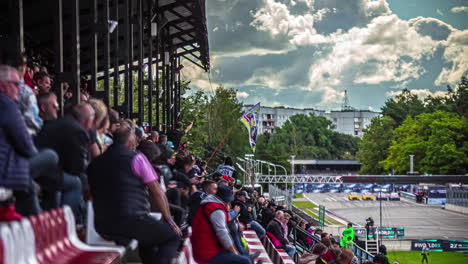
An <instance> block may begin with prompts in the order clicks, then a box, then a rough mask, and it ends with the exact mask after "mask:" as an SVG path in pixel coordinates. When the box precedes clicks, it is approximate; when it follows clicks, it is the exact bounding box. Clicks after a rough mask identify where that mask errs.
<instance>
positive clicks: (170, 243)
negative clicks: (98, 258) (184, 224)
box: [88, 122, 181, 264]
mask: <svg viewBox="0 0 468 264" xmlns="http://www.w3.org/2000/svg"><path fill="white" fill-rule="evenodd" d="M133 131H134V130H133V129H132V128H131V127H130V126H129V125H128V124H127V123H125V122H121V123H120V128H119V129H118V130H117V131H116V133H115V134H114V144H112V145H111V146H110V147H109V149H108V150H107V151H106V152H105V153H104V154H103V155H101V156H99V157H98V158H96V159H95V160H94V161H93V162H92V163H91V165H90V167H89V169H88V173H89V181H90V187H91V193H92V195H93V200H94V203H93V206H94V211H95V223H96V230H97V231H98V232H99V233H100V234H101V235H103V236H104V237H106V238H108V239H111V240H116V241H119V240H120V239H122V238H123V239H126V240H130V239H136V240H137V241H138V246H139V253H140V257H141V259H142V262H143V263H144V264H149V263H161V264H169V263H171V261H172V258H173V257H174V256H175V254H176V252H177V249H178V246H179V241H178V240H179V236H180V235H181V232H180V229H179V228H178V227H177V225H176V224H175V223H174V220H172V217H171V214H170V212H169V206H168V202H167V199H166V196H165V195H164V192H163V191H162V189H161V187H160V185H159V183H158V181H157V180H158V179H157V177H158V176H157V175H156V173H155V171H154V170H153V168H152V166H151V164H150V163H149V161H148V160H147V159H146V157H145V156H144V155H143V154H142V153H136V152H134V151H133V150H132V149H134V148H135V145H136V140H135V134H134V132H133ZM110 187H111V188H110ZM146 189H148V191H149V197H150V198H151V200H152V203H153V205H154V206H155V207H156V208H157V209H158V210H159V211H160V212H161V213H162V216H163V220H156V219H155V218H153V217H152V216H151V215H150V208H149V201H148V195H147V192H146ZM156 248H158V249H156Z"/></svg>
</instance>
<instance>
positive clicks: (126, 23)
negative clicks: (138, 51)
mask: <svg viewBox="0 0 468 264" xmlns="http://www.w3.org/2000/svg"><path fill="white" fill-rule="evenodd" d="M130 1H131V0H124V10H123V13H124V14H123V19H124V31H123V32H124V41H123V55H124V56H123V57H124V60H125V65H124V94H125V109H123V110H124V112H125V116H126V117H127V118H128V117H130V88H129V87H130V72H131V69H130V66H129V62H130V54H129V52H130V46H129V38H130V23H131V21H130V15H129V14H130Z"/></svg>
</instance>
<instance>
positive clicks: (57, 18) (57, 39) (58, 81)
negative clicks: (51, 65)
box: [53, 0, 63, 116]
mask: <svg viewBox="0 0 468 264" xmlns="http://www.w3.org/2000/svg"><path fill="white" fill-rule="evenodd" d="M53 8H54V13H55V15H54V43H55V46H54V49H55V57H54V58H55V76H56V78H55V81H54V90H55V91H56V94H57V101H58V104H59V116H62V115H63V80H62V77H63V3H62V0H55V1H54V7H53Z"/></svg>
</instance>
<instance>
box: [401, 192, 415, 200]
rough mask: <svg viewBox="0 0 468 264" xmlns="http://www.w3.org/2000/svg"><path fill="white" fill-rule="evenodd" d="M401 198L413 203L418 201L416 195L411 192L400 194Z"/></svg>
mask: <svg viewBox="0 0 468 264" xmlns="http://www.w3.org/2000/svg"><path fill="white" fill-rule="evenodd" d="M400 196H401V197H403V198H406V199H409V200H412V201H416V195H414V194H412V193H409V192H400Z"/></svg>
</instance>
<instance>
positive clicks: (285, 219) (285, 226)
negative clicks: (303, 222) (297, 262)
mask: <svg viewBox="0 0 468 264" xmlns="http://www.w3.org/2000/svg"><path fill="white" fill-rule="evenodd" d="M289 219H291V215H290V214H288V213H284V217H283V221H282V222H281V227H282V228H283V230H284V238H286V239H287V240H288V241H289V238H288V235H289V229H288V222H289Z"/></svg>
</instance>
